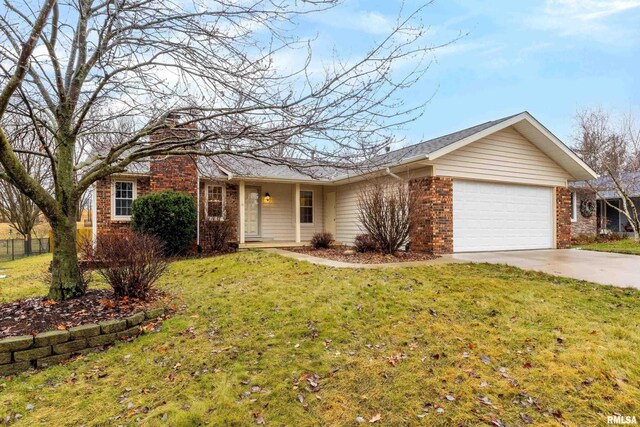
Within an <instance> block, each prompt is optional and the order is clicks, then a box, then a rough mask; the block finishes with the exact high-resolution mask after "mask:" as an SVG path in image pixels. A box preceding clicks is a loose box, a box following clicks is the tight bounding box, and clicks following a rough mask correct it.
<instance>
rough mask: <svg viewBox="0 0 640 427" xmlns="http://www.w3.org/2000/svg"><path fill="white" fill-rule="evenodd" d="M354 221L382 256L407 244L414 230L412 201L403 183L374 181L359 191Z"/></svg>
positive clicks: (407, 187)
mask: <svg viewBox="0 0 640 427" xmlns="http://www.w3.org/2000/svg"><path fill="white" fill-rule="evenodd" d="M358 208H359V212H358V218H359V219H360V223H361V224H362V228H364V230H366V232H367V233H369V234H370V235H371V237H373V239H374V240H375V241H376V243H377V244H378V247H379V248H380V249H381V250H382V251H383V252H385V253H389V254H393V253H395V252H397V251H398V250H399V249H400V248H401V247H402V245H404V244H407V243H408V241H409V235H410V233H411V230H412V228H413V226H414V222H415V221H414V216H413V213H414V212H415V206H414V200H413V198H412V197H411V193H410V191H409V186H408V185H407V183H406V182H393V183H388V182H384V181H374V182H373V183H371V184H368V185H365V186H363V187H362V188H361V189H360V192H359V194H358Z"/></svg>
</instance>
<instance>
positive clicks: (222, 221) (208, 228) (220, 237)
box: [201, 205, 237, 252]
mask: <svg viewBox="0 0 640 427" xmlns="http://www.w3.org/2000/svg"><path fill="white" fill-rule="evenodd" d="M201 212H202V215H203V217H204V218H205V219H204V221H202V231H201V243H202V245H203V246H204V249H205V250H208V251H212V252H222V251H230V250H231V249H232V246H231V244H230V243H231V242H232V241H233V240H235V235H236V225H237V224H236V223H237V220H236V219H237V209H236V207H235V206H234V205H227V206H225V207H224V209H223V213H222V218H209V217H206V215H204V212H205V211H204V208H203V209H202V210H201Z"/></svg>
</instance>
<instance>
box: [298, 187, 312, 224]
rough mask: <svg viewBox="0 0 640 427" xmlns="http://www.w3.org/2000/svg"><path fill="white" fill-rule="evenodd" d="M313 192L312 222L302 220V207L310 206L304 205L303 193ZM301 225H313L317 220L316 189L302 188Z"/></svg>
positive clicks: (300, 195)
mask: <svg viewBox="0 0 640 427" xmlns="http://www.w3.org/2000/svg"><path fill="white" fill-rule="evenodd" d="M305 192H306V193H311V222H302V208H304V207H307V208H308V207H309V206H302V193H305ZM299 197H300V225H302V226H313V225H315V222H316V194H315V191H314V190H306V189H304V188H301V189H300V194H299Z"/></svg>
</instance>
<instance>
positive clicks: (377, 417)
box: [369, 412, 382, 424]
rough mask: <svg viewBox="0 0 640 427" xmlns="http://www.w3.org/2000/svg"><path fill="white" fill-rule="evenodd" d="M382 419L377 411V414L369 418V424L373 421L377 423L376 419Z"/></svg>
mask: <svg viewBox="0 0 640 427" xmlns="http://www.w3.org/2000/svg"><path fill="white" fill-rule="evenodd" d="M381 419H382V415H381V414H380V412H378V413H377V414H375V415H374V416H373V417H372V418H371V419H370V420H369V422H370V423H371V424H373V423H377V422H378V421H380V420H381Z"/></svg>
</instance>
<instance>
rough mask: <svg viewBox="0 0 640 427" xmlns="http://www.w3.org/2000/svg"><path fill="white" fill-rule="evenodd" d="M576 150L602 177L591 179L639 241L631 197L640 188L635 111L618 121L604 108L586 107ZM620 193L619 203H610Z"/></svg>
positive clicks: (639, 129) (639, 230) (639, 132)
mask: <svg viewBox="0 0 640 427" xmlns="http://www.w3.org/2000/svg"><path fill="white" fill-rule="evenodd" d="M576 124H577V132H576V137H575V142H576V144H575V150H576V152H578V153H579V154H581V156H582V158H583V160H584V161H585V162H586V163H587V164H588V165H589V166H591V168H593V170H595V171H596V172H597V173H598V174H600V178H599V179H597V180H595V181H590V182H588V185H589V187H590V188H591V189H593V190H594V191H595V192H596V194H598V196H599V198H600V199H601V200H604V201H605V203H606V205H607V206H609V207H610V208H612V209H614V210H616V211H618V212H619V213H620V214H621V215H623V216H624V218H626V219H627V222H628V224H629V226H630V227H631V230H632V231H633V234H634V238H635V240H636V241H639V242H640V218H639V216H638V209H637V206H636V204H635V203H634V200H633V199H632V196H633V195H634V194H635V193H637V192H638V190H639V189H640V127H639V126H638V125H637V121H636V119H635V117H634V115H633V113H628V114H626V115H625V116H624V117H623V118H622V120H620V121H619V123H615V122H614V120H612V118H611V115H610V114H609V113H608V112H606V111H603V110H601V109H595V110H585V111H582V112H580V113H578V115H577V117H576ZM611 193H613V194H615V195H617V198H618V199H620V203H619V204H615V203H612V202H611V200H610V199H611V196H610V194H611Z"/></svg>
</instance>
